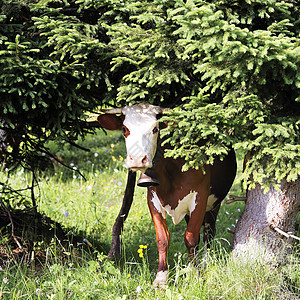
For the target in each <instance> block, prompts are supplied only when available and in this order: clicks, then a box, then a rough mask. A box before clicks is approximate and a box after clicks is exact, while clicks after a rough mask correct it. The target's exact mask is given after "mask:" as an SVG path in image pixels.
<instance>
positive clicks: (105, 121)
mask: <svg viewBox="0 0 300 300" xmlns="http://www.w3.org/2000/svg"><path fill="white" fill-rule="evenodd" d="M97 119H98V122H99V123H100V125H101V126H102V127H103V128H105V129H107V130H121V129H122V125H123V119H124V118H122V117H118V116H116V115H111V114H104V115H100V116H99V117H98V118H97Z"/></svg>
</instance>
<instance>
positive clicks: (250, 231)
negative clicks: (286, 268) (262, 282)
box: [233, 178, 300, 265]
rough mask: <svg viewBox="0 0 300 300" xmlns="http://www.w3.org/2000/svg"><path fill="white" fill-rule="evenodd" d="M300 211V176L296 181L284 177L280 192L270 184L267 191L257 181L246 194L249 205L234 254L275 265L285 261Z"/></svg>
mask: <svg viewBox="0 0 300 300" xmlns="http://www.w3.org/2000/svg"><path fill="white" fill-rule="evenodd" d="M299 210H300V178H298V180H296V181H295V182H286V181H285V180H283V181H282V182H281V184H280V191H277V190H276V189H275V188H274V187H273V186H271V187H270V189H269V191H268V192H267V193H264V190H263V189H262V188H261V186H260V185H259V184H257V185H256V187H255V188H254V189H253V190H250V191H249V192H248V194H247V202H246V207H245V210H244V212H243V214H242V216H241V218H240V220H239V222H238V224H237V227H236V232H235V236H234V241H233V255H234V256H238V257H239V258H243V257H249V258H250V259H251V260H253V259H255V260H256V259H259V260H262V261H264V262H266V263H271V264H272V265H278V264H280V263H283V262H284V260H285V258H286V256H287V254H289V253H291V251H292V247H293V244H294V239H293V238H292V237H291V236H290V235H291V234H292V235H293V234H294V233H295V219H296V216H297V213H298V211H299ZM278 229H279V230H278ZM280 230H281V231H283V232H285V233H287V234H288V236H287V235H285V234H283V233H282V232H281V233H280ZM278 231H279V232H278Z"/></svg>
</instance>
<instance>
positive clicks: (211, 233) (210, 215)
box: [203, 204, 221, 266]
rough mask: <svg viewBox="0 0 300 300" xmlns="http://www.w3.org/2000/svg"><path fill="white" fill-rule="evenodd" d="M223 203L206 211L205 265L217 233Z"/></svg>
mask: <svg viewBox="0 0 300 300" xmlns="http://www.w3.org/2000/svg"><path fill="white" fill-rule="evenodd" d="M220 206H221V204H218V205H217V206H216V207H214V208H213V209H212V210H210V211H208V212H206V213H205V216H204V221H203V242H204V257H203V265H204V266H205V264H206V260H207V259H206V257H207V252H208V249H209V248H210V247H211V242H212V240H213V238H214V237H215V234H216V221H217V215H218V212H219V209H220Z"/></svg>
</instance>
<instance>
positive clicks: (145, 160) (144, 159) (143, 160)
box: [142, 155, 148, 165]
mask: <svg viewBox="0 0 300 300" xmlns="http://www.w3.org/2000/svg"><path fill="white" fill-rule="evenodd" d="M147 162H148V157H147V155H145V156H144V157H143V159H142V164H143V165H145V164H146V163H147Z"/></svg>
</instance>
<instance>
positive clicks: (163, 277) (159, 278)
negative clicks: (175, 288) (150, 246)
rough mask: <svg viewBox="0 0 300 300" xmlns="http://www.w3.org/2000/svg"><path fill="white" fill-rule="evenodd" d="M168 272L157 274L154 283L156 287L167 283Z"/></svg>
mask: <svg viewBox="0 0 300 300" xmlns="http://www.w3.org/2000/svg"><path fill="white" fill-rule="evenodd" d="M167 279H168V271H159V272H157V274H156V277H155V280H154V282H153V285H154V286H162V285H165V284H166V283H167Z"/></svg>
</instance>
